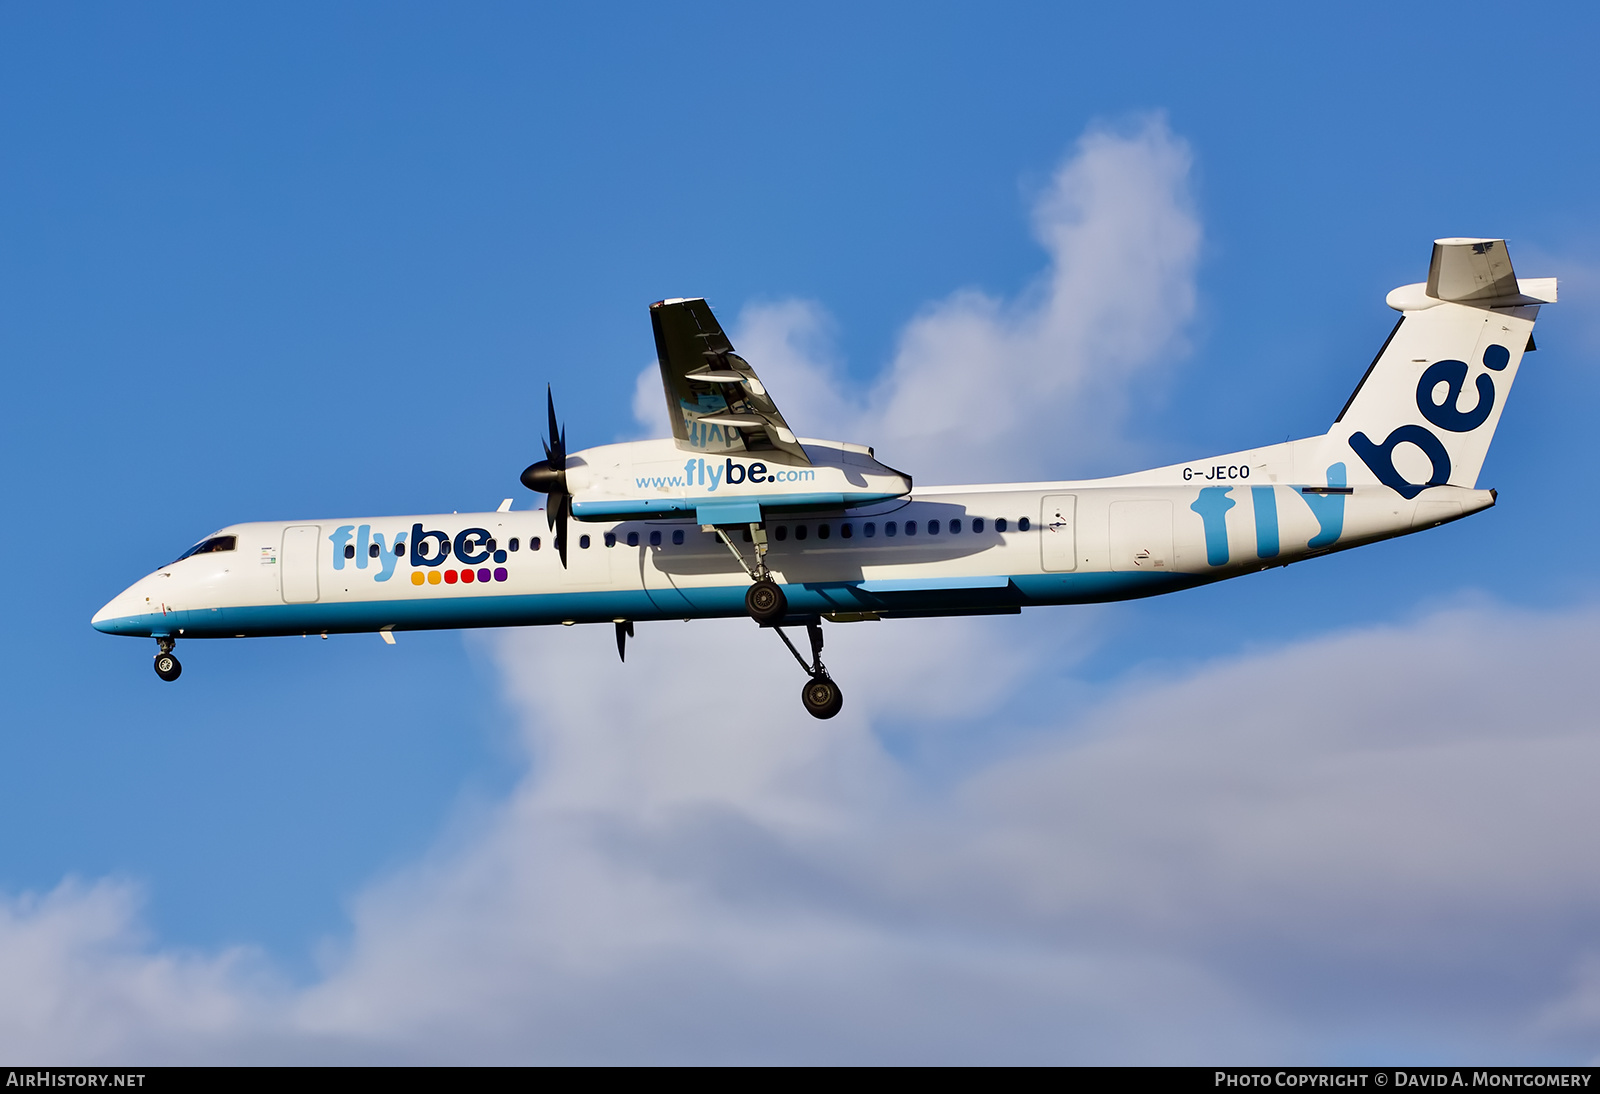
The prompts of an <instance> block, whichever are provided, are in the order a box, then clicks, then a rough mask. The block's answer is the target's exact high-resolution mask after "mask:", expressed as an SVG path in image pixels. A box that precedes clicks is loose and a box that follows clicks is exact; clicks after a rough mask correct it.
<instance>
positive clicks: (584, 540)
mask: <svg viewBox="0 0 1600 1094" xmlns="http://www.w3.org/2000/svg"><path fill="white" fill-rule="evenodd" d="M578 546H579V547H582V548H583V549H584V550H585V551H587V550H588V549H589V537H588V536H579V537H578Z"/></svg>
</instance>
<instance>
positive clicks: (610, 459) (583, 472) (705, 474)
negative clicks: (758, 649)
mask: <svg viewBox="0 0 1600 1094" xmlns="http://www.w3.org/2000/svg"><path fill="white" fill-rule="evenodd" d="M800 444H801V445H802V446H803V447H804V450H805V454H806V456H807V457H808V458H809V459H810V461H811V462H810V463H809V464H804V463H799V462H796V461H792V460H790V459H788V458H787V457H786V456H785V454H784V453H782V452H758V453H738V454H716V455H705V454H699V453H693V452H690V451H688V450H686V449H684V448H680V447H679V446H678V444H677V442H675V441H673V440H670V439H664V440H658V441H632V442H628V443H625V444H608V445H602V446H600V447H598V448H588V449H585V450H583V451H582V452H574V453H573V454H572V455H571V456H569V457H568V458H567V466H566V482H567V489H568V490H569V491H571V493H572V515H573V516H574V517H575V518H577V519H578V520H585V521H599V520H626V519H629V518H646V517H674V516H675V517H683V516H693V517H695V518H696V520H697V521H698V522H699V523H700V524H753V523H755V522H758V521H760V520H763V519H764V517H763V515H762V514H763V513H765V514H767V515H778V514H789V513H804V512H817V511H825V510H834V509H847V508H851V507H853V506H857V505H866V504H869V503H871V502H876V501H886V500H888V499H890V498H898V497H903V496H904V495H906V494H908V493H910V492H911V476H909V475H907V474H905V473H903V472H900V471H896V470H895V469H894V468H892V467H888V466H886V465H884V464H881V463H879V462H878V461H877V460H876V459H874V458H873V456H872V450H871V449H870V448H867V447H866V446H865V445H858V444H848V443H846V442H843V441H818V440H810V439H805V438H802V439H801V440H800Z"/></svg>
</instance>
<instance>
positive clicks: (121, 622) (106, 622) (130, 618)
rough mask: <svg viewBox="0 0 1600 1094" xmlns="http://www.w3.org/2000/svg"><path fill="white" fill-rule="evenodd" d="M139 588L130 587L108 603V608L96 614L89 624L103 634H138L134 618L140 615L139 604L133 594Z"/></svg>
mask: <svg viewBox="0 0 1600 1094" xmlns="http://www.w3.org/2000/svg"><path fill="white" fill-rule="evenodd" d="M136 588H137V586H129V587H128V588H126V589H124V590H122V591H121V592H120V593H118V594H117V595H116V596H114V597H112V598H111V599H110V600H109V601H107V602H106V606H105V607H103V608H101V609H100V610H99V611H97V612H95V613H94V618H93V619H91V620H89V624H90V625H91V626H92V627H94V629H95V630H97V631H99V632H101V633H102V634H137V633H139V632H138V631H137V630H136V629H135V619H134V617H135V616H137V615H140V614H141V612H140V611H139V606H138V602H137V601H136V599H135V597H134V595H133V592H134V589H136Z"/></svg>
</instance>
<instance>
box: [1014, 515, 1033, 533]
mask: <svg viewBox="0 0 1600 1094" xmlns="http://www.w3.org/2000/svg"><path fill="white" fill-rule="evenodd" d="M1030 527H1032V525H1031V524H1029V522H1028V518H1027V517H1023V518H1021V519H1020V520H1018V521H1017V531H1019V532H1026V531H1027V530H1028V529H1029V528H1030Z"/></svg>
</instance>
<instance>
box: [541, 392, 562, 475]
mask: <svg viewBox="0 0 1600 1094" xmlns="http://www.w3.org/2000/svg"><path fill="white" fill-rule="evenodd" d="M544 398H545V409H546V410H547V411H548V412H549V415H550V434H549V436H550V439H549V440H548V441H546V442H545V446H544V451H545V455H546V457H547V458H548V459H549V460H550V464H551V466H552V467H555V468H556V469H557V470H558V471H565V470H566V464H567V431H566V430H564V429H562V428H561V423H560V421H558V420H557V419H556V396H555V392H554V391H552V390H551V388H550V385H549V384H546V385H545V386H544ZM558 456H559V457H560V459H557V457H558Z"/></svg>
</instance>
